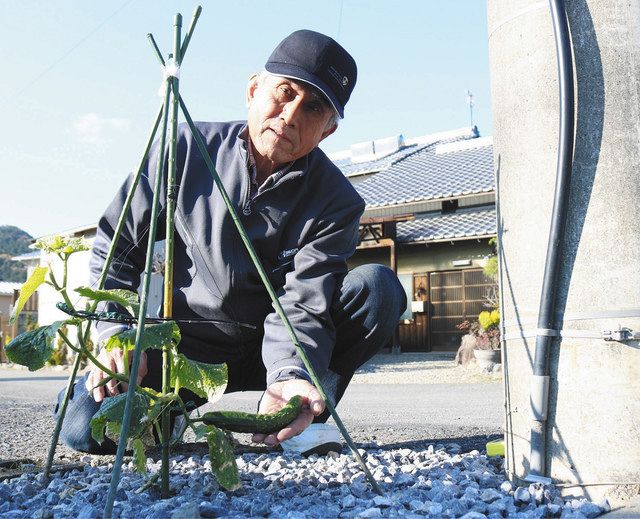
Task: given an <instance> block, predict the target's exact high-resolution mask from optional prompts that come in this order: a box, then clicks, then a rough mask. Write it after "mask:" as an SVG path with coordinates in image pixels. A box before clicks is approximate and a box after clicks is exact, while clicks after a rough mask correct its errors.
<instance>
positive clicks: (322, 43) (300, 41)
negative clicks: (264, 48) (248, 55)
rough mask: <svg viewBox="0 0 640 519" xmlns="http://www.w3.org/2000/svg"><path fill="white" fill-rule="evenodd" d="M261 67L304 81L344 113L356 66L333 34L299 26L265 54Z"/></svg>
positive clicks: (342, 114)
mask: <svg viewBox="0 0 640 519" xmlns="http://www.w3.org/2000/svg"><path fill="white" fill-rule="evenodd" d="M264 68H265V70H266V71H267V72H269V73H271V74H274V75H276V76H284V77H288V78H291V79H296V80H299V81H304V82H305V83H309V84H310V85H313V86H314V87H316V88H317V89H318V90H320V91H321V92H322V93H323V94H324V95H325V96H326V97H327V99H328V100H329V101H330V102H331V104H332V105H333V107H334V108H335V109H336V111H337V112H338V114H339V115H340V117H344V106H345V105H346V104H347V101H348V100H349V97H350V96H351V92H353V87H354V86H355V85H356V77H357V75H358V69H357V67H356V62H355V60H354V59H353V58H352V57H351V55H350V54H349V53H348V52H347V51H346V50H344V48H343V47H342V46H341V45H340V44H339V43H338V42H337V41H335V40H334V39H333V38H330V37H329V36H325V35H324V34H320V33H319V32H315V31H309V30H301V31H295V32H293V33H291V34H290V35H289V36H287V37H286V38H285V39H284V40H282V41H281V42H280V44H279V45H278V46H277V47H276V48H275V50H274V51H273V52H272V53H271V56H269V59H268V60H267V63H266V65H265V66H264Z"/></svg>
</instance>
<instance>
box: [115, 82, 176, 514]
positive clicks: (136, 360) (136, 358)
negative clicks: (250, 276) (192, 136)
mask: <svg viewBox="0 0 640 519" xmlns="http://www.w3.org/2000/svg"><path fill="white" fill-rule="evenodd" d="M170 91H171V89H170V88H169V82H168V81H167V88H166V92H165V96H164V105H163V111H162V133H161V134H160V145H159V147H158V164H157V168H156V181H155V186H154V190H153V202H152V205H151V217H150V224H149V237H148V243H147V256H146V265H145V270H144V278H143V283H142V294H141V297H140V310H139V313H138V329H137V331H136V341H135V347H134V350H133V362H132V363H131V372H130V375H129V388H128V389H127V398H126V402H125V407H124V415H123V417H122V429H121V432H120V440H119V442H118V451H117V453H116V459H115V461H114V462H113V471H112V473H111V485H110V487H109V493H108V494H107V500H106V503H105V508H104V514H103V517H104V519H111V515H112V513H113V502H114V500H115V498H116V490H117V489H118V482H119V480H120V473H121V472H122V458H123V457H124V451H125V449H126V447H127V437H128V433H129V423H130V422H131V404H132V401H133V395H134V394H135V392H136V385H137V384H136V382H137V379H138V368H139V366H140V355H141V354H142V336H143V334H144V324H145V317H146V315H147V303H148V302H147V299H148V296H149V282H150V281H151V269H152V267H153V249H154V244H155V240H156V229H157V224H158V207H159V205H160V204H159V200H160V186H161V182H162V170H163V166H164V148H165V144H166V137H167V116H168V114H169V94H170Z"/></svg>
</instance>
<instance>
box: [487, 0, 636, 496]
mask: <svg viewBox="0 0 640 519" xmlns="http://www.w3.org/2000/svg"><path fill="white" fill-rule="evenodd" d="M566 1H567V12H568V20H569V26H570V30H571V35H572V44H573V51H574V60H575V76H576V100H577V119H576V123H577V134H576V143H575V156H574V168H573V179H572V183H571V200H570V207H569V217H568V224H567V235H566V238H565V242H564V243H563V244H562V246H561V251H560V254H561V255H562V262H563V268H562V273H561V281H560V285H559V287H558V293H559V298H558V305H557V308H558V313H559V315H560V316H561V324H560V328H561V329H562V332H563V337H562V339H559V340H557V341H554V344H553V347H552V354H551V373H550V375H551V384H550V402H549V416H548V422H547V438H548V443H547V451H546V456H545V458H546V467H547V473H546V474H545V475H546V476H549V477H551V478H552V479H553V480H554V482H556V483H566V484H568V485H576V486H572V487H568V488H567V491H568V492H569V493H572V494H583V495H586V496H588V497H590V498H592V499H597V498H600V497H603V496H607V497H609V498H610V499H611V500H612V501H616V500H617V498H621V497H624V496H625V495H629V496H631V495H634V494H637V493H638V490H639V489H640V398H639V397H640V376H639V375H640V346H639V342H638V340H631V341H623V342H617V341H612V342H607V341H604V340H602V339H601V338H599V337H598V333H599V332H601V331H603V330H616V329H618V327H619V326H622V327H627V328H629V329H631V330H635V331H640V222H639V218H638V216H637V214H638V209H637V208H638V204H639V203H640V202H639V201H640V0H624V1H623V0H608V1H604V0H592V1H587V0H566ZM488 27H489V52H490V64H491V84H492V102H493V118H494V123H493V127H494V154H495V155H494V159H495V165H496V175H497V187H498V196H499V205H500V214H499V222H498V233H499V238H500V240H501V245H502V254H501V273H500V274H501V280H502V284H501V303H502V315H503V325H504V330H503V331H504V336H505V339H506V345H505V349H504V352H503V359H504V368H505V371H504V376H505V401H506V402H505V418H506V449H507V460H506V461H507V463H506V465H507V472H508V475H509V477H510V478H512V479H515V480H516V481H518V480H521V479H522V478H524V477H525V476H526V475H527V473H528V469H529V466H528V462H529V455H530V445H529V440H530V433H529V431H530V427H531V412H530V406H529V397H530V388H531V373H532V368H531V366H532V362H533V355H534V346H535V328H536V321H537V312H538V305H539V301H540V289H541V285H542V276H543V267H544V260H545V254H546V246H547V237H548V230H549V222H550V211H551V206H552V202H553V188H554V182H555V173H556V153H557V145H558V107H559V102H558V79H557V66H556V55H555V46H554V40H553V28H552V25H551V17H550V11H549V4H548V2H547V1H537V0H521V1H513V0H488ZM634 483H635V486H634Z"/></svg>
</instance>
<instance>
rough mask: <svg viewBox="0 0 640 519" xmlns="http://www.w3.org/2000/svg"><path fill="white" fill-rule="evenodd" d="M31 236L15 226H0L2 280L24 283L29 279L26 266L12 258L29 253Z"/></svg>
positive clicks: (0, 274) (0, 276) (0, 275)
mask: <svg viewBox="0 0 640 519" xmlns="http://www.w3.org/2000/svg"><path fill="white" fill-rule="evenodd" d="M32 241H33V238H32V237H31V235H30V234H29V233H27V232H25V231H23V230H22V229H20V228H18V227H14V226H13V225H0V280H1V281H14V282H22V281H25V279H26V278H27V267H26V265H24V264H22V263H20V262H17V261H13V260H12V259H11V257H12V256H17V255H19V254H24V253H25V252H29V250H30V249H29V245H30V244H31V242H32Z"/></svg>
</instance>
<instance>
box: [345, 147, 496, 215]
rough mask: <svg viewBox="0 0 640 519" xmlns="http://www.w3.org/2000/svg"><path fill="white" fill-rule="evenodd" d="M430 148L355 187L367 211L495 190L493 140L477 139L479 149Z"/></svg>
mask: <svg viewBox="0 0 640 519" xmlns="http://www.w3.org/2000/svg"><path fill="white" fill-rule="evenodd" d="M475 140H476V139H472V140H469V141H465V142H464V143H461V144H463V145H464V146H461V149H459V150H456V149H455V148H451V147H447V146H449V145H444V146H443V149H444V152H442V153H440V152H437V150H438V146H437V145H434V144H432V145H426V146H424V147H422V148H420V149H419V150H418V151H416V152H415V153H412V154H410V155H408V156H406V157H405V158H404V159H402V160H398V161H396V162H395V163H394V164H392V165H391V166H389V167H388V168H387V169H384V170H382V171H380V172H379V173H376V174H375V175H373V176H371V177H370V178H367V179H366V180H363V181H362V182H360V183H358V184H357V185H356V186H355V187H356V189H357V191H358V193H360V196H362V198H364V200H365V202H366V204H367V208H374V207H382V206H390V205H398V204H404V203H409V202H419V201H424V200H432V199H438V198H449V197H456V196H461V195H467V194H475V193H486V192H490V191H493V190H494V178H493V146H492V144H491V140H490V139H477V141H478V142H477V144H478V145H479V146H477V147H472V148H468V149H464V148H465V146H467V144H469V145H471V143H472V142H473V141H475Z"/></svg>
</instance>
